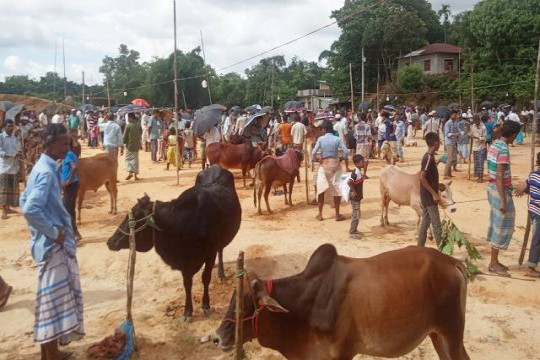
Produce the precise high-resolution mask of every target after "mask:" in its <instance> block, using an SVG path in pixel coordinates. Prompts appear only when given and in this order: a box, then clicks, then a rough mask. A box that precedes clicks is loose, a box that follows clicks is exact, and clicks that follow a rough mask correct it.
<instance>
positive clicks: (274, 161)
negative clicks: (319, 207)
mask: <svg viewBox="0 0 540 360" xmlns="http://www.w3.org/2000/svg"><path fill="white" fill-rule="evenodd" d="M303 159H304V155H303V154H302V152H301V151H298V150H293V149H288V150H287V152H286V153H285V155H283V156H280V157H276V156H265V157H264V158H263V159H262V160H261V161H259V162H258V163H257V165H256V166H255V186H253V204H254V205H255V206H256V207H257V211H258V214H259V215H261V214H262V211H261V196H262V194H263V191H264V201H265V202H266V209H267V210H268V213H269V214H272V210H270V204H269V203H268V195H269V194H270V190H271V188H272V185H273V186H275V187H277V186H283V191H284V194H285V205H289V206H293V203H292V189H293V185H294V178H299V177H300V173H299V171H298V170H299V169H300V163H301V162H302V161H303ZM298 181H300V180H298ZM287 184H288V185H289V189H288V194H289V199H287ZM257 189H258V193H257ZM257 200H258V204H257Z"/></svg>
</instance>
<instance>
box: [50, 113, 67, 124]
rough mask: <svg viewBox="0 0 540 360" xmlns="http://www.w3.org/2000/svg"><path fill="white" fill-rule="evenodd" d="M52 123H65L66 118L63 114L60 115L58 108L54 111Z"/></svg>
mask: <svg viewBox="0 0 540 360" xmlns="http://www.w3.org/2000/svg"><path fill="white" fill-rule="evenodd" d="M51 123H52V124H63V123H64V118H63V116H61V115H60V112H59V111H58V110H56V111H55V112H54V115H53V117H52V119H51Z"/></svg>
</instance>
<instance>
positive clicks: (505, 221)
mask: <svg viewBox="0 0 540 360" xmlns="http://www.w3.org/2000/svg"><path fill="white" fill-rule="evenodd" d="M504 191H505V196H506V214H503V213H502V212H501V210H500V206H501V197H500V195H499V191H498V190H497V186H496V185H495V184H491V183H490V184H488V187H487V193H488V203H489V207H490V213H489V227H488V235H487V238H488V241H489V242H490V243H491V246H492V247H494V248H496V249H501V250H506V249H508V245H509V244H510V240H511V239H512V235H513V234H514V224H515V218H516V209H515V207H514V201H513V200H512V192H511V190H510V189H505V190H504Z"/></svg>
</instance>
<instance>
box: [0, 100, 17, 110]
mask: <svg viewBox="0 0 540 360" xmlns="http://www.w3.org/2000/svg"><path fill="white" fill-rule="evenodd" d="M13 106H15V104H14V103H12V102H11V101H8V100H4V101H0V111H3V112H6V111H8V110H9V109H11V108H12V107H13Z"/></svg>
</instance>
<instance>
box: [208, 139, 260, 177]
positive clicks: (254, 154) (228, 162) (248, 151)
mask: <svg viewBox="0 0 540 360" xmlns="http://www.w3.org/2000/svg"><path fill="white" fill-rule="evenodd" d="M263 156H264V149H262V148H261V147H260V146H256V147H253V146H252V145H251V142H249V141H247V142H245V143H243V144H237V145H234V144H229V143H213V144H210V145H208V146H207V147H206V157H207V159H208V162H209V163H210V165H214V164H215V165H219V166H221V167H222V168H223V169H241V170H242V180H243V181H244V188H246V187H247V186H246V176H247V174H248V172H249V171H250V170H251V169H253V168H254V167H255V165H256V164H257V163H258V162H259V160H261V159H262V158H263Z"/></svg>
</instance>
